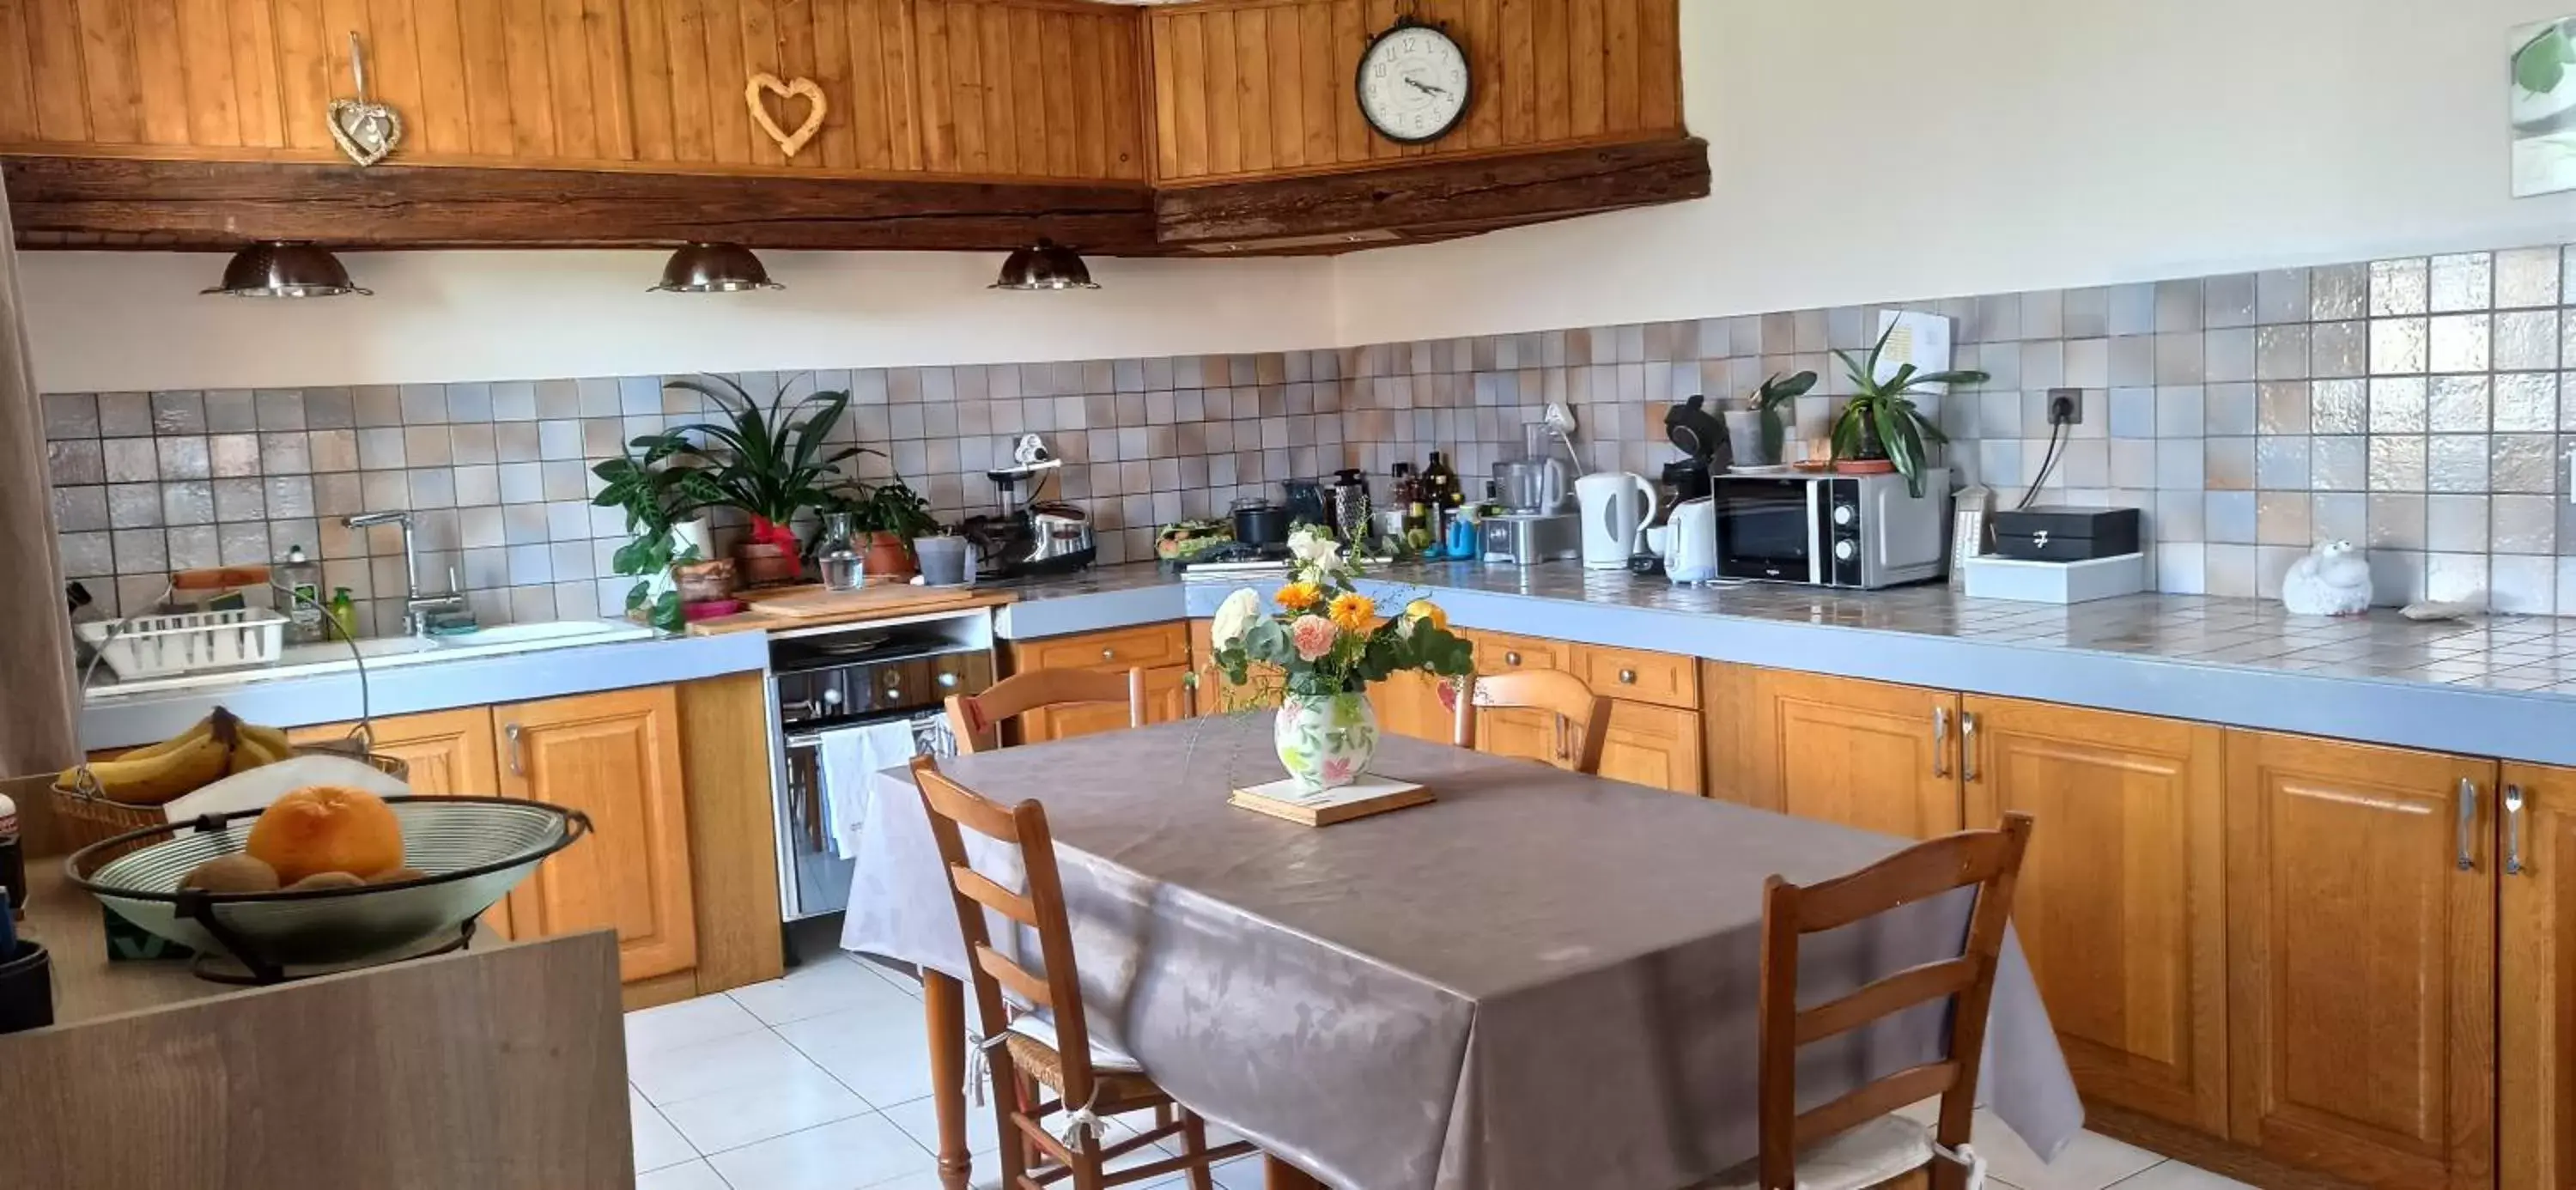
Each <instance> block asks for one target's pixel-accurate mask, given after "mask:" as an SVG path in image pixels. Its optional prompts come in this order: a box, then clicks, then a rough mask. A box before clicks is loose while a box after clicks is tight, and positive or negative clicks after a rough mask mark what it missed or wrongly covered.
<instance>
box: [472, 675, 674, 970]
mask: <svg viewBox="0 0 2576 1190" xmlns="http://www.w3.org/2000/svg"><path fill="white" fill-rule="evenodd" d="M492 722H493V724H494V725H495V727H496V729H497V730H498V732H499V733H500V736H501V745H502V765H501V787H502V792H503V793H505V794H507V795H509V796H511V797H520V798H529V799H532V800H535V801H541V802H550V803H553V804H555V805H559V806H569V807H571V808H573V809H576V810H580V811H581V812H583V813H585V814H588V815H589V816H590V824H591V827H592V829H593V831H594V832H595V833H594V834H593V836H592V837H591V838H589V839H586V840H583V841H582V842H580V843H577V844H574V845H573V846H571V847H568V848H565V849H564V850H562V851H559V852H556V853H555V855H554V856H553V857H552V858H550V859H548V860H547V861H546V862H545V863H544V864H543V865H540V866H539V867H538V868H537V871H536V874H535V875H532V876H530V877H529V878H528V879H527V882H526V883H524V884H521V885H520V886H519V888H518V889H517V891H515V892H513V893H511V894H510V919H511V923H512V924H513V925H514V926H515V927H516V928H517V929H518V931H519V933H520V936H521V937H531V938H536V937H545V936H548V935H552V934H566V933H572V932H574V931H578V930H593V929H603V928H605V929H614V930H615V931H617V947H618V968H619V972H620V974H621V975H623V976H624V978H625V979H626V980H627V981H628V982H630V983H631V982H633V981H635V980H639V979H650V978H652V977H654V976H657V975H668V974H671V973H672V972H676V971H686V970H688V969H690V968H691V967H694V966H696V965H697V957H698V955H697V926H696V921H695V918H694V916H693V913H694V905H695V902H694V901H693V899H692V898H691V896H690V891H689V831H688V817H687V815H688V811H687V807H686V802H685V798H684V796H683V795H684V790H683V789H682V781H681V776H680V739H679V702H678V699H677V698H676V697H675V696H674V695H673V693H672V691H671V688H670V687H667V686H655V687H648V688H645V689H641V690H617V691H611V692H608V693H605V694H585V695H579V696H576V697H572V698H557V699H549V700H547V701H544V702H528V703H519V704H516V705H510V706H496V707H494V708H492Z"/></svg>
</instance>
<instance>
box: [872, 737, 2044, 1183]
mask: <svg viewBox="0 0 2576 1190" xmlns="http://www.w3.org/2000/svg"><path fill="white" fill-rule="evenodd" d="M945 768H946V771H947V772H948V773H949V774H950V775H951V776H953V777H954V778H956V779H957V780H958V781H960V782H962V783H964V784H966V785H967V786H969V787H970V788H973V789H976V790H978V791H980V792H982V793H985V794H986V795H988V796H991V797H994V798H997V799H1000V800H1003V801H1016V800H1019V799H1022V798H1030V797H1034V798H1037V799H1039V800H1040V801H1041V802H1043V803H1044V804H1045V806H1046V808H1047V816H1048V820H1049V822H1050V824H1051V826H1052V827H1053V829H1054V833H1055V839H1056V844H1057V850H1058V859H1059V866H1060V868H1061V870H1062V872H1063V878H1064V884H1065V895H1066V899H1067V901H1068V903H1069V906H1070V910H1071V913H1072V915H1073V918H1074V932H1075V950H1076V953H1077V954H1078V955H1079V956H1080V964H1081V968H1082V970H1081V974H1082V980H1083V987H1084V996H1083V999H1084V1002H1085V1004H1086V1006H1087V1008H1088V1010H1089V1012H1090V1024H1091V1028H1092V1031H1093V1033H1094V1035H1095V1036H1102V1037H1105V1038H1106V1039H1108V1040H1109V1041H1111V1042H1112V1043H1114V1044H1116V1045H1117V1046H1119V1047H1120V1048H1122V1049H1124V1050H1125V1051H1126V1052H1128V1053H1130V1054H1133V1055H1134V1056H1135V1057H1136V1058H1137V1059H1138V1060H1139V1061H1140V1062H1142V1063H1143V1064H1144V1066H1145V1068H1146V1070H1147V1072H1148V1073H1150V1074H1151V1075H1152V1076H1153V1077H1154V1079H1155V1080H1156V1081H1157V1082H1159V1083H1160V1084H1161V1085H1162V1086H1163V1087H1164V1088H1165V1089H1167V1090H1169V1091H1170V1092H1171V1093H1172V1095H1173V1096H1174V1097H1175V1098H1177V1099H1179V1100H1180V1101H1182V1102H1184V1103H1187V1104H1189V1105H1190V1106H1191V1107H1192V1108H1194V1109H1196V1110H1198V1111H1200V1112H1201V1113H1202V1114H1204V1115H1206V1116H1208V1117H1209V1118H1211V1119H1214V1120H1216V1121H1218V1122H1220V1123H1223V1124H1225V1125H1227V1126H1229V1127H1231V1128H1233V1129H1235V1130H1236V1131H1238V1132H1241V1133H1242V1134H1244V1135H1245V1136H1248V1137H1250V1138H1252V1139H1253V1140H1255V1141H1258V1142H1259V1143H1260V1144H1261V1146H1262V1147H1263V1148H1264V1149H1267V1150H1269V1151H1270V1152H1273V1153H1276V1154H1278V1155H1280V1156H1283V1157H1286V1158H1288V1159H1290V1160H1292V1161H1295V1162H1296V1163H1297V1164H1298V1165H1300V1166H1302V1167H1304V1168H1305V1169H1307V1170H1308V1171H1309V1172H1312V1173H1314V1174H1316V1175H1317V1176H1319V1177H1321V1178H1322V1179H1323V1180H1324V1181H1326V1182H1327V1183H1330V1184H1332V1185H1335V1186H1340V1187H1348V1188H1352V1190H1429V1188H1438V1190H1468V1188H1479V1190H1481V1188H1487V1187H1490V1188H1493V1190H1567V1188H1569V1187H1602V1188H1605V1190H1610V1188H1621V1190H1624V1188H1630V1187H1634V1188H1636V1190H1672V1188H1673V1187H1678V1186H1681V1185H1683V1184H1685V1183H1687V1182H1690V1181H1692V1180H1694V1179H1697V1178H1700V1177H1703V1176H1706V1175H1708V1174H1711V1173H1714V1172H1716V1171H1718V1170H1721V1169H1724V1168H1726V1167H1728V1166H1730V1165H1733V1164H1735V1163H1737V1162H1739V1161H1742V1160H1744V1159H1746V1158H1749V1157H1751V1156H1752V1155H1753V1154H1754V1151H1755V1148H1756V1143H1755V1113H1754V1102H1755V1095H1754V1090H1755V1060H1754V1056H1755V1038H1756V1022H1755V1011H1754V1006H1755V997H1756V987H1757V982H1758V981H1757V971H1758V969H1759V966H1760V961H1759V951H1760V944H1759V936H1760V932H1761V920H1762V883H1763V880H1764V878H1765V877H1766V876H1768V875H1770V874H1771V873H1774V872H1778V873H1782V874H1784V875H1786V876H1788V877H1789V878H1790V879H1792V880H1796V881H1800V882H1810V881H1814V880H1818V879H1822V878H1825V877H1828V876H1832V875H1835V874H1838V873H1841V872H1845V871H1849V870H1851V869H1853V868H1857V867H1860V866H1863V865H1865V864H1867V863H1869V862H1871V861H1873V860H1875V859H1878V858H1879V857H1881V856H1884V855H1886V854H1888V853H1890V852H1892V851H1894V850H1896V849H1898V848H1899V847H1901V846H1902V845H1903V841H1902V840H1897V839H1891V838H1887V837H1885V836H1879V835H1871V834H1865V833H1861V832H1858V831H1853V830H1848V829H1845V828H1842V827H1837V826H1832V825H1829V824H1824V823H1817V822H1810V821H1804V820H1800V819H1794V818H1788V817H1784V816H1782V815H1777V814H1770V813H1765V812H1762V811H1758V810H1750V809H1746V808H1743V807H1739V806H1734V805H1729V804H1725V803H1720V802H1712V801H1706V800H1702V799H1697V798H1687V797H1678V796H1675V795H1672V794H1669V793H1662V792H1658V791H1653V790H1647V789H1642V788H1639V787H1637V786H1632V785H1624V784H1620V783H1617V782H1610V781H1601V780H1596V779H1592V778H1587V777H1582V776H1575V775H1570V774H1566V773H1562V772H1559V771H1557V770H1554V769H1550V768H1546V767H1544V766H1540V765H1536V764H1531V763H1527V762H1523V761H1516V760H1506V759H1499V758H1495V757H1490V756H1483V755H1479V754H1476V753H1472V752H1466V751H1461V750H1458V749H1454V748H1446V747H1440V746H1436V745H1431V744H1425V743H1420V742H1417V741H1412V740H1406V739H1397V738H1392V737H1390V738H1388V739H1387V740H1386V741H1385V742H1384V744H1383V746H1382V747H1381V750H1380V753H1379V758H1378V763H1377V764H1376V765H1375V766H1374V770H1375V771H1377V772H1379V773H1383V774H1386V775H1390V776H1395V777H1401V778H1404V779H1407V780H1413V781H1419V782H1421V783H1423V784H1424V785H1427V786H1429V787H1430V788H1431V789H1432V790H1433V791H1434V792H1436V793H1437V794H1438V796H1439V801H1437V802H1436V803H1434V804H1432V805H1429V806H1424V807H1419V808H1415V809H1410V810H1404V811H1400V812H1397V813H1393V814H1387V815H1382V816H1379V817H1376V818H1371V819H1366V820H1362V821H1358V822H1351V823H1344V824H1340V825H1336V826H1332V827H1327V828H1324V829H1320V830H1318V829H1312V828H1308V827H1302V826H1298V825H1295V824H1293V823H1288V822H1283V821H1279V820H1276V819H1271V818H1266V817H1263V816H1261V815H1258V814H1253V813H1250V812H1248V811H1244V810H1239V809H1235V808H1233V807H1230V806H1228V805H1226V795H1227V793H1228V791H1229V790H1231V789H1233V788H1235V787H1236V786H1238V785H1249V784H1254V783H1257V782H1261V781H1268V780H1275V779H1277V778H1278V777H1279V776H1280V773H1281V770H1280V768H1279V763H1278V760H1277V759H1276V758H1275V757H1274V756H1273V755H1272V754H1271V748H1270V727H1269V724H1268V722H1267V720H1266V719H1262V720H1253V719H1249V718H1246V717H1236V718H1232V719H1203V720H1196V721H1191V722H1184V723H1176V724H1169V725H1165V726H1160V727H1153V728H1147V729H1143V730H1138V731H1127V732H1118V733H1112V734H1105V735H1096V736H1087V737H1082V738H1079V739H1074V740H1068V741H1064V742H1061V743H1054V744H1046V745H1041V746H1036V747H1027V748H1013V749H1005V750H1003V751H1000V752H993V753H988V754H985V755H980V756H973V757H964V758H960V759H957V760H954V761H952V762H949V763H948V764H947V765H946V766H945ZM868 822H869V824H870V828H869V830H868V832H867V835H866V837H865V839H864V840H863V843H862V846H861V848H860V853H859V859H858V875H857V883H856V886H855V888H854V891H853V893H852V896H851V908H850V916H849V921H848V926H847V933H846V934H845V937H844V944H845V945H847V946H849V947H850V948H851V949H853V950H859V951H863V952H867V953H872V954H879V955H884V956H887V957H890V958H895V959H900V960H904V961H908V962H915V963H921V964H925V965H927V966H930V967H933V968H937V969H939V970H942V971H945V972H948V973H949V974H951V975H957V976H960V977H963V976H964V974H965V970H966V968H965V961H964V952H963V947H962V945H961V943H960V939H959V936H958V932H957V923H956V916H955V910H954V909H953V908H952V902H951V901H950V899H949V895H948V892H947V889H946V886H945V885H944V884H943V883H942V881H941V877H940V873H939V870H938V863H937V856H936V853H935V851H934V848H933V845H932V843H931V840H930V836H929V831H928V826H927V822H926V819H925V816H924V812H923V810H922V807H921V802H920V798H919V796H918V794H917V793H916V791H915V790H914V789H913V787H912V784H911V782H910V780H909V779H908V778H906V777H905V776H904V775H903V774H901V773H891V774H886V775H884V776H882V777H881V778H880V779H879V780H878V782H877V783H876V786H875V788H874V789H873V790H872V791H871V797H870V805H869V807H868ZM977 864H978V866H979V867H987V866H989V864H988V861H987V860H986V859H985V858H982V857H979V858H978V860H977ZM1966 909H1967V902H1966V899H1965V897H1963V896H1955V895H1954V896H1953V897H1950V898H1946V899H1944V900H1940V901H1934V902H1927V903H1924V904H1922V905H1918V906H1914V907H1912V908H1910V909H1908V910H1906V911H1903V912H1900V913H1896V914H1889V915H1885V916H1883V917H1881V918H1879V919H1876V920H1873V921H1870V922H1864V923H1861V924H1859V925H1856V926H1853V927H1850V928H1847V929H1845V930H1841V931H1836V932H1835V933H1832V934H1826V935H1819V936H1817V937H1816V938H1813V939H1811V940H1810V941H1809V943H1808V945H1807V947H1806V950H1805V955H1804V957H1803V961H1802V963H1801V980H1800V983H1801V994H1802V999H1805V1000H1807V1001H1808V1002H1814V1001H1815V1000H1818V999H1822V998H1826V997H1830V996H1833V995H1836V994H1839V993H1840V992H1842V991H1847V990H1849V989H1851V988H1853V987H1856V986H1858V985H1859V984H1861V983H1864V982H1866V981H1868V980H1870V979H1874V978H1878V977H1880V976H1884V975H1887V974H1890V973H1892V972H1894V971H1897V970H1900V969H1902V968H1904V967H1907V966H1910V965H1913V964H1915V963H1919V962H1926V961H1931V960H1933V959H1937V958H1941V957H1946V956H1952V955H1956V954H1957V952H1958V947H1959V941H1960V939H1961V938H1962V937H1963V936H1964V934H1965V931H1966V917H1967V913H1966ZM970 1003H971V1000H970ZM970 1015H971V1010H970ZM1944 1016H1945V1014H1944V1013H1943V1012H1942V1011H1941V1008H1940V1006H1939V1005H1937V1004H1936V1005H1928V1006H1924V1007H1922V1008H1919V1009H1917V1010H1915V1011H1912V1012H1909V1013H1906V1014H1902V1015H1900V1016H1898V1017H1894V1018H1890V1019H1889V1020H1888V1021H1884V1022H1881V1023H1880V1024H1879V1025H1876V1026H1873V1027H1871V1028H1869V1029H1865V1030H1861V1031H1858V1032H1855V1033H1852V1034H1849V1035H1846V1037H1844V1038H1841V1039H1837V1043H1825V1044H1819V1045H1814V1046H1810V1047H1807V1048H1806V1049H1805V1050H1803V1051H1802V1052H1801V1062H1800V1070H1799V1090H1800V1095H1801V1098H1802V1099H1805V1100H1806V1101H1808V1102H1809V1103H1820V1102H1823V1101H1824V1100H1826V1099H1829V1098H1831V1097H1833V1096H1836V1095H1839V1094H1841V1093H1843V1092H1845V1091H1848V1090H1849V1089H1851V1088H1852V1087H1854V1086H1857V1085H1858V1084H1859V1083H1860V1082H1862V1081H1865V1080H1867V1079H1869V1078H1874V1077H1879V1076H1882V1075H1885V1074H1888V1073H1892V1072H1894V1071H1896V1070H1899V1069H1902V1068H1904V1067H1906V1066H1910V1065H1914V1064H1917V1063H1920V1062H1924V1061H1936V1060H1938V1059H1939V1058H1940V1057H1941V1056H1942V1054H1943V1051H1944V1048H1945V1046H1944V1043H1943V1037H1944V1034H1943V1032H1942V1028H1943V1024H1944ZM1992 1022H1993V1023H1992V1026H1991V1028H1990V1030H1989V1033H1988V1042H1987V1060H1986V1064H1985V1071H1984V1085H1983V1089H1982V1090H1983V1094H1982V1097H1983V1098H1985V1099H1986V1100H1987V1101H1988V1102H1990V1103H1991V1104H1992V1105H1993V1107H1994V1108H1995V1109H1996V1111H1997V1112H1998V1113H1999V1114H2000V1115H2001V1116H2002V1118H2003V1119H2004V1121H2005V1122H2006V1123H2008V1124H2010V1125H2011V1126H2012V1127H2013V1129H2014V1130H2015V1131H2016V1132H2018V1133H2019V1134H2020V1135H2021V1136H2022V1138H2023V1139H2024V1140H2025V1141H2027V1142H2028V1143H2029V1144H2030V1145H2031V1146H2032V1147H2033V1148H2034V1149H2036V1150H2037V1151H2039V1152H2040V1153H2041V1154H2043V1155H2047V1154H2054V1153H2055V1152H2056V1150H2057V1149H2058V1147H2059V1146H2061V1145H2062V1144H2063V1143H2064V1142H2065V1141H2066V1140H2067V1139H2068V1138H2069V1137H2070V1136H2072V1135H2073V1134H2074V1132H2075V1131H2076V1130H2077V1128H2078V1127H2079V1126H2080V1125H2081V1122H2082V1118H2083V1113H2082V1108H2081V1107H2080V1106H2079V1104H2078V1103H2077V1101H2076V1098H2075V1092H2074V1088H2073V1085H2072V1083H2071V1082H2070V1081H2069V1079H2068V1077H2067V1072H2066V1066H2065V1062H2064V1060H2063V1059H2062V1057H2061V1056H2060V1054H2059V1052H2058V1048H2057V1039H2056V1036H2055V1034H2054V1033H2053V1032H2052V1031H2051V1030H2050V1028H2049V1023H2048V1016H2047V1012H2046V1010H2045V1009H2044V1008H2042V1007H2041V1004H2040V1001H2039V995H2038V991H2037V989H2036V988H2035V987H2034V985H2033V984H2032V982H2031V977H2030V970H2029V967H2028V966H2027V964H2026V963H2025V962H2024V961H2023V959H2022V956H2021V952H2020V950H2019V949H2018V945H2017V944H2015V945H2014V946H2013V947H2012V948H2011V949H2009V950H2008V951H2007V953H2006V955H2005V963H2004V966H2003V972H2002V976H2001V978H2000V979H1999V980H1998V983H1997V986H1996V992H1995V1000H1994V1008H1993V1014H1992Z"/></svg>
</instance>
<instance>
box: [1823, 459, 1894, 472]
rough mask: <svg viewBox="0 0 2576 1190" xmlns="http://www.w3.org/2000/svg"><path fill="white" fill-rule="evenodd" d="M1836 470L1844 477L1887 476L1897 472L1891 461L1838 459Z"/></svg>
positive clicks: (1835, 462) (1835, 465) (1835, 464)
mask: <svg viewBox="0 0 2576 1190" xmlns="http://www.w3.org/2000/svg"><path fill="white" fill-rule="evenodd" d="M1834 470H1836V471H1838V472H1841V473H1842V474H1844V475H1885V474H1887V473H1889V472H1891V471H1894V470H1896V463H1895V461H1894V460H1891V459H1837V460H1835V461H1834Z"/></svg>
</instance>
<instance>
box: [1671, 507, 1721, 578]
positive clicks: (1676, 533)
mask: <svg viewBox="0 0 2576 1190" xmlns="http://www.w3.org/2000/svg"><path fill="white" fill-rule="evenodd" d="M1663 546H1664V549H1663V554H1664V576H1665V577H1666V578H1669V579H1671V580H1673V581H1674V582H1676V583H1705V582H1709V581H1711V580H1713V579H1715V578H1716V577H1717V501H1716V500H1714V499H1711V498H1709V497H1706V496H1703V497H1700V498H1699V499H1697V500H1685V501H1683V502H1682V503H1681V504H1680V506H1678V507H1676V508H1674V509H1673V515H1672V520H1671V521H1670V522H1669V523H1668V524H1666V525H1665V526H1664V542H1663Z"/></svg>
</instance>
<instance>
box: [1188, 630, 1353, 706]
mask: <svg viewBox="0 0 2576 1190" xmlns="http://www.w3.org/2000/svg"><path fill="white" fill-rule="evenodd" d="M1189 662H1190V664H1191V665H1192V666H1194V667H1196V668H1197V670H1198V675H1199V688H1198V690H1197V692H1196V693H1195V694H1193V695H1192V697H1191V699H1190V706H1191V710H1192V711H1193V712H1194V713H1196V714H1201V715H1226V714H1233V713H1235V712H1238V711H1248V710H1252V709H1254V700H1255V699H1257V698H1259V697H1260V696H1261V692H1262V691H1264V690H1276V689H1277V688H1278V669H1277V667H1275V666H1268V665H1263V666H1256V667H1254V669H1253V675H1256V676H1253V677H1252V680H1250V681H1247V682H1245V683H1244V684H1243V685H1240V686H1238V685H1235V684H1234V683H1232V682H1228V681H1226V680H1225V674H1224V673H1223V672H1222V671H1220V670H1218V669H1217V667H1216V642H1215V638H1214V633H1213V631H1212V621H1208V620H1192V621H1190V658H1189ZM1378 705H1379V706H1381V707H1383V706H1384V705H1385V700H1383V699H1381V700H1379V704H1378Z"/></svg>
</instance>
